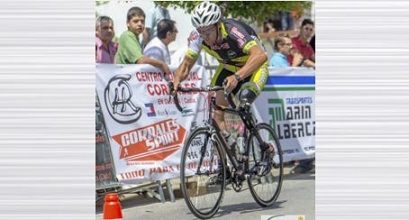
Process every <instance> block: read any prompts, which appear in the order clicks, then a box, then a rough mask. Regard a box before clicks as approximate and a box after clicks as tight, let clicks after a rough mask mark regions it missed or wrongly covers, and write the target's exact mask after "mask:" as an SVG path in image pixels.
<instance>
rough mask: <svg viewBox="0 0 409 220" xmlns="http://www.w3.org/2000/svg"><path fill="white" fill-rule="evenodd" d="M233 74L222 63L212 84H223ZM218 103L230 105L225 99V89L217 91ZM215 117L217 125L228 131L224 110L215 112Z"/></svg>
mask: <svg viewBox="0 0 409 220" xmlns="http://www.w3.org/2000/svg"><path fill="white" fill-rule="evenodd" d="M232 74H234V73H232V72H230V71H228V70H226V69H224V68H223V66H222V65H219V66H218V68H217V70H216V73H215V74H214V76H213V78H212V86H223V81H224V79H225V78H226V77H228V76H230V75H232ZM216 104H217V105H221V106H225V107H227V106H229V103H228V102H227V101H226V100H225V97H224V93H223V91H217V92H216ZM214 119H215V120H216V122H217V125H219V127H220V129H221V130H222V131H223V132H226V131H227V126H226V122H225V120H224V112H222V111H218V110H216V111H215V114H214Z"/></svg>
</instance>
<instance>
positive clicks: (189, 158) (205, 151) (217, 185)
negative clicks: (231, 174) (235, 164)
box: [180, 128, 226, 219]
mask: <svg viewBox="0 0 409 220" xmlns="http://www.w3.org/2000/svg"><path fill="white" fill-rule="evenodd" d="M219 146H220V144H219V142H218V141H217V140H212V138H211V134H210V132H209V129H208V128H198V129H196V130H195V131H194V132H193V133H192V134H191V135H190V137H189V139H188V141H187V143H186V145H185V146H184V148H183V151H182V156H181V163H180V182H181V188H182V193H183V197H184V199H185V202H186V204H187V206H188V207H189V209H190V211H191V212H192V213H193V214H194V215H195V216H196V217H198V218H201V219H207V218H211V217H212V216H213V215H215V214H216V212H217V211H218V209H219V206H220V203H221V201H222V199H223V194H224V188H225V185H226V181H225V178H226V171H225V166H226V165H225V163H223V161H224V156H223V155H224V154H223V153H222V150H221V149H220V147H219Z"/></svg>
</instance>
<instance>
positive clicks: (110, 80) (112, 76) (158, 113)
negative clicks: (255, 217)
mask: <svg viewBox="0 0 409 220" xmlns="http://www.w3.org/2000/svg"><path fill="white" fill-rule="evenodd" d="M170 68H171V71H174V70H175V69H176V67H170ZM96 71H97V75H96V89H97V93H98V97H99V99H100V103H101V109H102V112H103V115H104V119H105V123H106V125H107V129H108V136H109V138H110V143H111V148H112V156H113V159H114V164H115V170H116V174H117V178H118V180H119V181H120V182H122V183H129V184H135V183H138V182H142V181H147V180H161V179H168V178H174V177H178V176H179V164H180V153H181V148H182V146H183V143H184V141H185V140H184V139H185V138H186V135H187V133H188V132H189V129H190V128H191V127H195V126H196V125H200V124H201V122H203V117H204V115H205V109H204V106H205V105H204V104H203V103H204V99H205V94H200V93H196V94H194V93H192V94H185V95H180V99H179V100H180V102H181V104H182V106H184V110H183V112H182V113H181V112H179V111H178V110H177V109H176V106H175V105H174V103H173V99H170V97H169V95H168V80H167V79H165V78H164V75H163V72H161V71H160V70H159V69H157V68H154V67H152V66H150V65H110V64H100V65H97V66H96ZM204 73H205V71H204V68H203V67H201V66H195V67H194V68H193V69H192V71H191V73H190V74H189V77H188V79H186V80H185V81H183V82H182V86H183V87H189V86H194V87H202V86H206V85H208V84H209V83H210V82H209V80H208V78H207V77H206V75H205V74H204ZM172 77H173V76H170V79H172Z"/></svg>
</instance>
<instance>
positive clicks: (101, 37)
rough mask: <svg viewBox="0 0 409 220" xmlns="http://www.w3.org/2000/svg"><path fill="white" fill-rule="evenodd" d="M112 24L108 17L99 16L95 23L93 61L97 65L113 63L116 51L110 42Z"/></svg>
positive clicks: (112, 29)
mask: <svg viewBox="0 0 409 220" xmlns="http://www.w3.org/2000/svg"><path fill="white" fill-rule="evenodd" d="M114 36H115V32H114V22H113V21H112V19H111V18H110V17H108V16H100V17H98V18H97V20H96V22H95V61H96V62H97V63H114V61H115V54H116V51H117V48H116V45H115V44H114V42H112V38H114Z"/></svg>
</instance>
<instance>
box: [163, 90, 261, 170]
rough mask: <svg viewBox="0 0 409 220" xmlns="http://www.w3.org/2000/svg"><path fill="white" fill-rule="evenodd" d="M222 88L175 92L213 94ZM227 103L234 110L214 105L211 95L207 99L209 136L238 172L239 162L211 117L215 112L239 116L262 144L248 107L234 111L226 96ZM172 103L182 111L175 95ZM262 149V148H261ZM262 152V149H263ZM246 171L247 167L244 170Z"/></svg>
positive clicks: (247, 150)
mask: <svg viewBox="0 0 409 220" xmlns="http://www.w3.org/2000/svg"><path fill="white" fill-rule="evenodd" d="M169 88H170V91H173V84H169ZM223 89H224V88H223V87H219V86H214V87H208V88H178V89H177V90H176V91H179V92H183V93H188V92H207V93H211V92H215V91H219V90H223ZM226 98H227V101H228V103H229V104H230V106H233V107H234V108H229V107H223V106H220V105H217V104H216V98H215V97H214V95H211V97H210V99H208V106H209V111H208V120H209V123H208V125H207V126H208V127H209V128H213V129H211V130H210V132H211V135H216V136H217V138H218V140H219V141H220V142H221V143H222V146H221V147H222V149H223V151H224V152H225V153H226V154H227V157H228V158H229V160H230V161H231V163H232V165H233V167H234V168H235V169H236V170H238V169H239V168H240V167H239V166H240V165H239V162H238V161H237V159H236V157H235V155H234V152H232V149H230V146H228V143H227V141H226V139H225V138H224V136H223V135H222V132H221V129H220V127H219V125H218V124H217V122H216V120H215V119H214V118H213V117H212V114H213V112H214V111H215V110H219V111H223V112H227V113H230V114H234V115H239V116H240V118H241V120H242V122H243V123H244V125H245V128H246V129H247V130H248V131H249V132H250V133H253V134H254V135H255V137H256V138H257V139H258V141H259V143H262V141H261V140H262V139H261V137H260V135H259V134H258V132H255V128H256V121H255V119H254V118H253V115H252V113H251V111H250V105H249V104H247V105H245V106H242V107H239V108H238V109H235V107H236V105H235V103H234V101H233V100H232V97H231V96H226ZM174 101H175V105H176V106H177V108H178V109H179V111H182V110H183V108H182V107H181V106H180V104H179V101H178V98H177V95H175V96H174ZM248 136H249V135H246V137H248ZM206 145H207V143H205V145H204V146H205V147H204V149H202V151H206V149H205V148H206ZM262 147H263V146H262ZM263 150H264V149H263ZM249 151H250V149H249V144H246V147H245V153H244V154H243V156H245V157H246V158H248V156H249ZM202 155H203V154H202ZM202 160H203V158H200V161H199V166H198V168H197V173H200V166H201V164H202ZM245 169H246V171H247V169H248V168H247V167H246V168H245Z"/></svg>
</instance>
